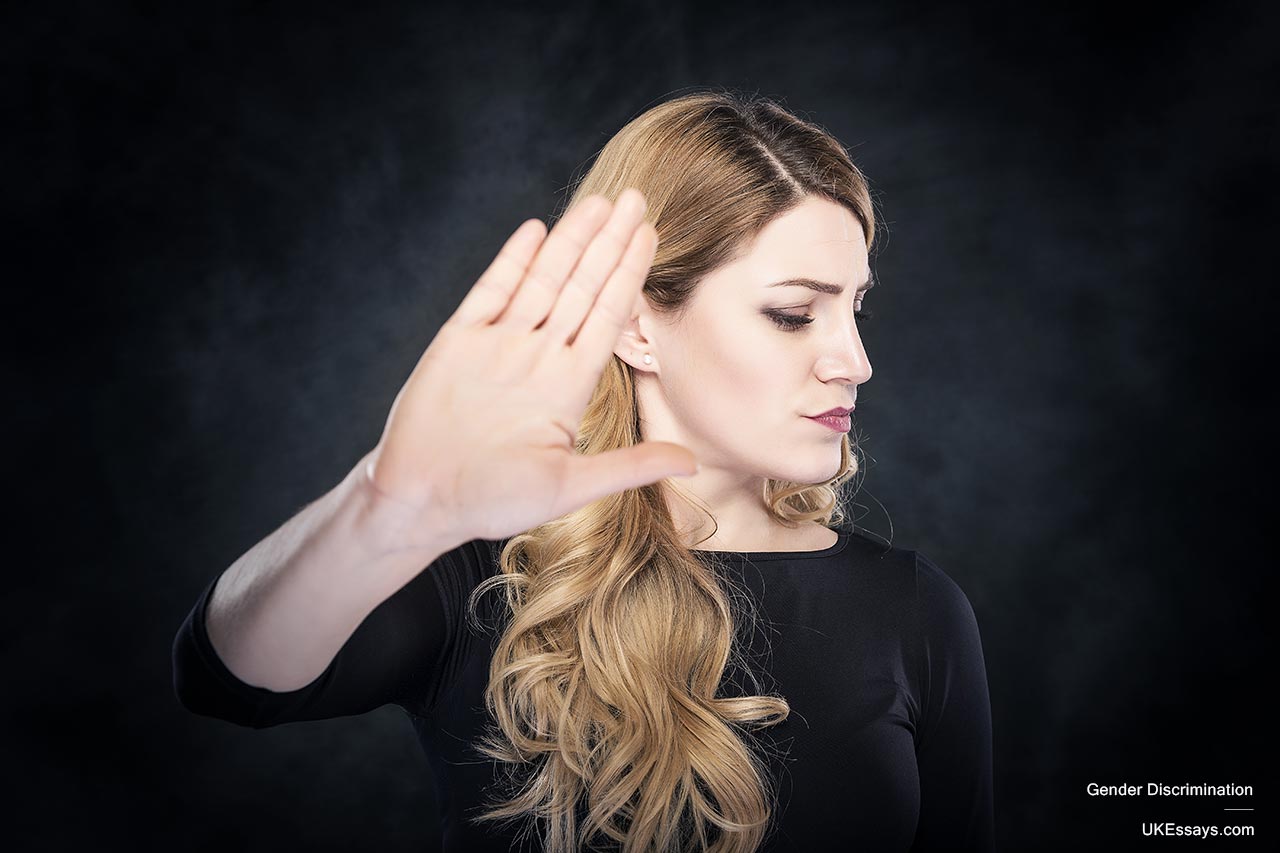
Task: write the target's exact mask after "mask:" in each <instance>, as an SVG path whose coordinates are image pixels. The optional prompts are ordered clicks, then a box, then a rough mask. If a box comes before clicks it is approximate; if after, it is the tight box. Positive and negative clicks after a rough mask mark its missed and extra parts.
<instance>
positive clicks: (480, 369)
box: [366, 188, 696, 547]
mask: <svg viewBox="0 0 1280 853" xmlns="http://www.w3.org/2000/svg"><path fill="white" fill-rule="evenodd" d="M644 212H645V204H644V197H643V196H642V195H641V193H640V192H639V191H638V190H636V189H634V188H630V189H627V190H625V191H624V192H623V193H622V194H621V195H620V196H619V197H618V201H617V203H616V204H611V203H610V202H609V200H608V199H606V198H604V197H603V196H598V195H593V196H589V197H588V198H585V199H583V200H582V202H581V203H580V204H578V205H576V206H575V207H574V208H573V209H571V210H570V211H569V212H568V213H566V214H565V216H564V218H563V219H562V220H561V221H560V222H559V223H557V224H556V226H555V227H554V228H553V229H552V230H551V233H550V234H549V235H548V234H547V232H546V226H545V225H544V224H543V223H542V222H541V221H540V220H537V219H530V220H527V221H525V222H524V223H523V224H522V225H521V226H520V227H519V228H517V229H516V231H515V232H514V233H513V234H512V235H511V237H510V238H508V240H507V242H506V243H505V244H504V245H503V247H502V250H501V251H500V252H499V253H498V255H497V257H496V258H494V260H493V262H492V263H491V264H490V265H489V267H488V269H486V270H485V271H484V273H483V274H482V275H481V276H480V278H479V279H478V280H477V281H476V283H475V285H474V286H473V287H472V288H471V291H470V292H469V293H468V294H467V296H466V297H465V298H464V299H463V301H462V304H461V305H459V306H458V310H457V311H456V312H455V313H454V314H453V316H452V317H450V318H449V320H448V321H447V322H446V323H445V324H444V325H443V326H442V327H441V329H440V332H439V333H438V334H437V335H436V337H435V339H434V340H433V341H432V342H431V345H430V346H429V347H427V350H426V352H424V353H423V355H422V357H421V358H420V359H419V361H418V364H417V365H416V366H415V368H414V370H413V373H412V374H411V375H410V376H409V379H408V380H407V381H406V382H405V385H404V387H403V388H401V389H400V393H399V394H398V395H397V396H396V399H395V402H394V404H393V405H392V407H391V412H390V414H389V416H388V418H387V423H386V427H385V429H384V430H383V433H382V437H381V439H380V440H379V442H378V445H377V447H376V448H374V451H373V452H372V453H371V454H370V456H369V462H368V465H367V469H366V474H367V476H368V478H369V480H370V482H371V483H372V484H373V486H374V489H375V490H376V492H377V493H378V494H380V495H381V496H382V497H384V498H386V499H389V500H391V501H394V502H396V503H398V504H403V505H408V506H409V507H411V508H413V510H415V511H417V512H419V513H420V514H421V520H420V521H421V523H420V524H418V525H414V524H410V525H408V526H407V529H406V531H405V536H406V537H407V538H410V539H417V538H418V537H419V536H421V537H423V538H424V540H425V538H426V537H428V536H429V537H431V538H432V540H433V541H437V542H438V541H440V540H441V539H443V540H444V541H447V542H451V543H455V544H461V543H462V542H467V541H470V540H471V539H477V538H483V539H501V538H505V537H508V536H512V535H515V534H517V533H521V532H523V531H525V530H528V529H529V528H531V527H534V526H536V525H538V524H541V523H543V522H546V521H550V520H551V519H553V518H557V517H559V516H561V515H564V514H565V513H568V512H572V511H573V510H575V509H579V508H581V507H583V506H585V505H587V504H588V503H590V502H592V501H594V500H598V499H600V498H602V497H605V496H607V495H610V494H613V493H614V492H618V491H621V490H623V489H628V488H635V487H638V486H643V485H647V484H649V483H653V482H656V481H658V480H661V479H663V478H664V477H670V476H676V475H684V474H689V473H692V471H693V469H694V465H695V464H696V462H695V459H694V458H693V454H692V453H691V452H690V451H689V450H687V449H685V448H683V447H680V446H679V445H676V444H671V443H666V442H642V443H641V444H639V445H636V446H635V447H627V448H621V449H618V450H614V451H610V452H607V453H602V454H598V455H592V456H584V455H580V454H578V453H577V450H576V448H575V446H574V442H575V439H576V436H577V431H578V426H579V424H580V422H581V420H582V415H583V413H584V412H585V411H586V407H587V404H588V403H589V402H590V400H591V396H592V394H593V393H594V391H595V388H596V384H597V383H598V382H599V379H600V376H601V374H602V372H603V371H604V366H605V364H606V363H607V361H608V359H609V357H610V355H611V354H612V353H613V349H614V346H615V344H616V343H617V340H618V337H619V335H620V334H621V332H622V329H623V327H624V326H625V324H626V323H627V321H628V320H629V318H630V316H631V311H632V308H633V306H634V305H635V302H636V298H637V295H638V294H639V293H640V290H641V288H642V287H643V285H644V281H645V278H646V276H647V275H648V273H649V267H650V265H651V264H652V263H653V257H654V252H655V250H656V248H657V243H658V237H657V232H656V230H655V229H654V227H653V226H652V225H651V224H649V223H647V222H645V221H644ZM421 544H424V542H419V541H408V542H400V543H397V545H398V546H402V547H413V546H415V545H421Z"/></svg>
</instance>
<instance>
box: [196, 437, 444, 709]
mask: <svg viewBox="0 0 1280 853" xmlns="http://www.w3.org/2000/svg"><path fill="white" fill-rule="evenodd" d="M367 458H368V457H367V456H366V457H365V458H364V459H361V460H360V462H359V463H358V464H357V465H356V466H355V467H354V468H353V469H352V470H351V472H350V473H348V475H347V476H346V477H345V478H344V479H343V480H342V482H341V483H339V484H338V485H337V486H336V487H334V488H333V489H332V490H330V491H329V492H327V493H326V494H325V495H323V496H322V497H320V498H319V499H317V500H316V501H314V502H312V503H311V504H310V505H308V506H307V507H306V508H305V509H303V510H302V511H300V512H299V513H298V514H297V515H295V516H294V517H293V518H291V519H290V520H289V521H288V522H286V523H285V524H284V525H283V526H282V527H280V528H279V529H278V530H276V531H275V532H274V533H272V534H271V535H269V536H267V537H266V538H265V539H263V540H262V541H261V542H259V543H257V544H256V545H254V546H253V547H252V548H251V549H249V551H248V552H246V553H245V554H244V555H243V556H241V557H240V558H239V559H238V560H236V561H235V563H233V564H232V565H231V566H230V567H229V568H228V569H227V570H226V571H225V572H223V574H222V575H221V577H220V578H219V579H218V581H217V583H216V586H215V587H214V589H213V593H212V596H211V597H210V599H209V602H208V610H207V614H206V616H207V620H206V628H207V630H208V638H209V641H210V642H211V644H212V646H213V649H214V650H215V651H216V652H217V655H218V658H219V659H220V660H221V661H222V663H224V664H225V666H226V668H227V669H228V670H229V671H230V672H231V673H232V674H234V675H235V676H236V678H238V679H239V680H240V681H242V682H244V683H245V684H248V685H252V686H255V687H261V688H264V689H268V690H272V691H275V692H286V691H292V690H297V689H299V688H301V687H303V686H305V685H307V684H310V683H311V682H312V681H314V680H315V679H316V678H317V677H318V676H319V675H320V673H322V672H323V671H324V670H325V668H326V667H327V666H328V665H329V663H330V661H332V660H333V657H334V655H335V653H336V652H337V651H338V649H339V648H341V647H342V645H343V643H345V642H346V641H347V639H348V638H349V637H350V636H351V634H352V632H353V631H355V629H356V627H357V626H358V625H359V624H360V623H361V622H362V621H363V620H364V619H365V617H367V616H368V615H369V614H370V613H371V612H372V611H373V610H374V608H376V607H377V606H378V605H379V604H381V603H382V602H383V601H385V600H386V599H388V598H389V597H390V596H391V595H392V594H394V593H395V592H396V591H397V590H399V589H400V588H401V587H403V586H404V585H405V584H406V583H408V582H409V580H410V579H412V578H413V577H414V576H415V575H417V574H418V573H419V572H421V571H422V570H423V569H424V567H426V566H428V565H429V564H431V563H432V562H434V561H435V560H436V559H437V558H438V557H439V556H440V555H441V554H443V553H444V552H445V551H447V550H449V549H450V548H451V547H453V546H454V544H455V543H452V542H446V541H444V540H443V539H440V540H438V544H436V545H435V546H433V547H415V548H412V549H404V550H400V549H397V548H396V547H395V543H396V542H397V538H396V530H397V523H398V522H399V521H400V520H401V515H402V513H401V511H400V508H399V507H397V506H394V505H392V504H390V503H388V502H386V501H383V500H381V499H380V498H379V496H378V495H377V493H376V492H375V491H374V490H373V489H372V488H371V487H370V485H369V481H368V478H367V477H366V476H365V472H364V465H365V463H366V461H367ZM417 541H419V542H430V541H431V538H430V537H429V536H424V537H423V538H421V539H418V540H417Z"/></svg>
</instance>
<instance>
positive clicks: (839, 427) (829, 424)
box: [809, 415, 852, 432]
mask: <svg viewBox="0 0 1280 853" xmlns="http://www.w3.org/2000/svg"><path fill="white" fill-rule="evenodd" d="M809 420H811V421H816V422H817V423H820V424H822V425H823V426H824V427H826V428H827V429H832V430H835V431H836V432H848V431H849V427H850V426H852V422H851V421H850V420H849V415H844V416H843V417H834V416H833V417H828V418H809Z"/></svg>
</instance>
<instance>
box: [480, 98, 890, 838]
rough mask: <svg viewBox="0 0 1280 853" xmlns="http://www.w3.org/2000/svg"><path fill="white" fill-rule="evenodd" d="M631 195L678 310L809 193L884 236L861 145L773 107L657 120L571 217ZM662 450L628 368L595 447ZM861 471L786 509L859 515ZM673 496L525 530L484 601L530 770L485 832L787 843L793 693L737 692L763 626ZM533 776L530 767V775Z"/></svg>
mask: <svg viewBox="0 0 1280 853" xmlns="http://www.w3.org/2000/svg"><path fill="white" fill-rule="evenodd" d="M626 187H636V188H638V189H639V190H640V191H641V192H642V193H644V197H645V199H646V202H647V210H646V214H645V216H646V219H648V220H649V221H650V222H652V223H653V224H654V226H655V227H656V228H657V231H658V236H659V244H658V248H657V255H656V257H655V258H654V261H653V265H652V267H651V270H650V273H649V276H648V279H647V281H646V282H645V285H644V291H643V292H644V295H645V296H646V297H647V299H648V302H649V304H650V305H651V306H652V307H653V309H654V310H655V311H658V312H661V313H663V314H665V315H667V316H672V317H675V316H678V315H679V314H680V312H681V310H682V309H683V308H684V307H685V306H686V305H687V303H688V301H689V299H690V296H691V295H692V294H693V292H694V289H695V288H696V287H697V286H698V282H699V281H700V280H701V279H702V278H703V277H704V276H705V275H707V274H708V273H710V272H711V271H712V270H714V269H716V268H717V267H719V266H721V265H722V264H724V263H726V262H727V261H730V260H732V259H733V258H734V257H736V256H737V255H738V254H739V253H740V252H742V251H744V250H745V249H747V248H748V247H749V245H750V242H751V240H752V239H753V238H754V237H755V235H757V234H758V233H759V232H760V230H761V229H762V228H764V227H765V225H767V224H768V223H769V222H770V221H771V220H773V219H774V218H775V217H777V216H779V215H781V214H783V213H785V212H787V211H788V210H790V209H792V208H793V207H794V206H795V205H797V204H798V203H800V202H801V201H803V200H804V199H805V198H806V197H808V196H812V197H820V198H824V199H829V200H831V201H834V202H836V203H838V204H842V205H844V206H845V207H846V208H848V209H849V211H851V212H852V213H853V215H854V216H855V217H857V219H858V220H859V222H860V223H861V225H862V228H863V231H864V234H865V237H866V241H867V246H868V248H870V246H871V243H872V238H873V232H874V224H873V216H872V200H871V197H870V194H869V191H868V187H867V182H866V180H865V179H864V177H863V175H862V173H861V172H860V171H859V170H858V169H857V167H855V166H854V164H853V162H852V161H851V159H850V157H849V155H848V153H847V152H846V151H845V149H844V148H843V147H842V146H841V144H840V143H839V142H837V141H836V140H835V139H834V138H833V137H832V136H831V135H830V134H828V133H827V132H826V131H824V130H823V129H821V128H820V127H818V126H816V125H814V124H811V123H809V122H807V121H802V120H801V119H799V118H797V117H796V116H795V115H793V114H791V113H790V112H788V111H787V110H786V109H784V108H783V107H782V106H780V105H779V104H777V103H775V102H774V101H772V100H769V99H767V98H764V97H759V96H751V97H745V96H740V95H737V94H732V93H728V92H725V91H721V90H717V91H698V92H694V93H692V94H686V95H683V96H680V97H676V98H674V99H672V100H668V101H666V102H664V103H661V104H659V105H658V106H655V107H653V108H652V109H649V110H648V111H647V112H645V113H643V114H642V115H640V116H639V117H637V118H635V119H633V120H632V121H630V122H629V123H628V124H627V125H626V126H625V127H623V128H622V130H620V131H619V132H618V133H617V134H616V135H615V136H614V137H613V138H612V139H610V140H609V142H608V143H607V144H606V145H605V146H604V148H603V149H602V150H601V151H600V153H599V155H598V157H597V158H596V160H595V163H594V165H593V166H592V167H591V169H590V171H589V172H588V173H587V174H586V175H585V176H584V177H583V178H582V179H581V181H579V183H578V185H577V186H576V188H575V189H574V192H573V194H572V197H571V199H570V201H569V204H568V205H566V208H565V210H568V209H570V208H572V207H573V206H574V204H576V203H578V202H579V201H581V200H582V199H584V198H586V197H587V196H588V195H591V194H594V193H598V194H601V195H604V196H605V197H607V198H609V199H610V200H616V199H617V197H618V196H619V194H621V192H622V191H623V190H624V189H625V188H626ZM640 441H641V434H640V419H639V411H638V408H637V403H636V394H635V384H634V379H633V377H632V368H631V366H630V365H628V364H627V363H626V362H624V361H623V360H622V359H620V358H618V357H617V356H616V355H614V356H613V357H612V358H611V359H610V360H609V362H608V364H607V365H606V366H605V368H604V373H603V375H602V376H601V378H600V381H599V384H598V385H597V387H596V389H595V392H594V395H593V396H592V398H591V402H590V403H589V404H588V406H587V409H586V412H585V414H584V416H583V419H582V423H581V425H580V428H579V431H578V437H577V450H578V452H579V453H582V454H594V453H605V452H608V451H610V450H615V449H617V448H620V447H628V446H631V445H635V444H638V443H640ZM855 446H856V445H855ZM840 459H841V462H840V470H839V473H838V474H837V475H836V476H835V477H833V478H832V479H831V480H829V481H827V482H825V483H820V484H816V485H814V484H804V483H792V482H784V481H776V480H772V479H767V480H766V481H765V484H764V489H763V494H762V499H763V501H764V503H765V505H766V506H767V507H768V509H769V511H770V512H771V513H772V515H773V516H774V517H775V518H777V519H778V521H780V522H782V523H783V524H785V525H787V526H792V527H794V526H797V525H798V524H799V523H801V522H808V521H817V522H820V523H822V524H824V525H828V526H831V525H832V524H835V525H837V526H838V525H839V524H840V523H841V522H843V521H844V519H845V513H844V511H843V509H842V507H841V504H840V491H839V489H840V486H841V484H843V483H844V482H845V481H846V480H848V479H850V478H852V477H853V475H854V474H855V473H856V472H857V471H858V465H857V463H856V462H855V460H854V457H853V454H852V453H851V450H850V442H849V437H848V435H846V436H845V437H844V439H842V441H841V445H840ZM668 489H670V490H673V491H675V492H678V493H680V494H682V495H686V496H688V497H689V498H690V499H691V500H692V496H689V495H688V493H687V492H685V491H684V490H681V489H678V488H677V487H676V486H675V485H674V484H673V483H672V482H670V481H662V482H659V483H654V484H652V485H648V486H643V487H640V488H634V489H627V490H625V491H621V492H618V493H616V494H613V495H610V496H608V497H606V498H602V499H600V500H597V501H595V502H593V503H591V504H589V505H587V506H585V507H583V508H582V509H579V510H577V511H575V512H571V513H568V514H566V515H564V516H562V517H560V518H557V519H554V520H552V521H549V522H547V523H545V524H541V525H538V526H537V527H534V528H531V529H530V530H528V531H526V532H524V533H521V534H519V535H517V536H514V537H513V538H511V539H510V540H509V541H508V542H507V544H506V546H505V547H504V548H503V549H502V552H501V555H500V558H499V564H500V569H501V571H500V573H498V574H495V575H493V576H492V577H490V578H488V579H486V580H485V581H484V582H482V583H481V584H480V585H479V587H477V588H476V590H475V591H474V592H473V593H472V596H471V599H470V601H469V615H470V619H471V621H472V624H478V623H477V620H476V617H475V613H476V602H477V600H478V598H479V596H480V595H482V594H483V593H484V592H486V591H487V590H490V589H492V588H494V587H496V586H501V587H503V588H504V590H505V599H506V604H507V606H508V607H509V609H510V618H509V620H507V621H506V624H505V626H504V628H503V633H502V635H501V637H500V638H499V640H498V643H497V646H496V650H495V653H494V656H493V659H492V661H491V664H490V669H489V683H488V686H487V688H486V690H485V704H486V707H487V708H488V711H489V713H490V714H491V715H492V718H493V720H494V721H496V723H497V728H496V729H495V728H494V727H493V726H492V725H490V726H489V727H488V730H487V732H486V735H485V736H484V737H483V738H482V742H481V743H480V744H478V748H479V750H480V751H481V752H482V753H484V754H485V755H487V756H489V757H490V758H493V759H496V760H499V761H501V762H505V763H507V764H509V765H511V766H510V768H509V772H508V773H507V777H508V781H509V782H510V783H512V785H511V790H510V791H509V792H508V793H509V798H506V799H504V801H502V802H500V803H495V802H493V801H490V802H489V803H487V804H486V806H487V807H490V811H487V812H485V813H484V814H481V815H478V816H475V817H473V818H471V820H473V821H476V822H480V821H504V822H506V821H514V820H517V819H520V818H526V819H528V820H529V823H528V824H527V825H526V827H525V831H526V833H527V832H531V831H532V828H533V824H534V823H535V822H537V820H538V819H541V820H544V821H545V822H546V827H545V832H544V834H543V837H542V841H543V847H544V849H546V850H548V851H551V852H552V853H566V851H572V850H578V849H581V848H582V846H584V845H591V844H592V843H599V842H600V840H601V836H606V837H608V838H610V839H613V840H614V841H616V842H620V843H621V848H620V849H621V850H622V851H624V853H631V851H648V850H661V851H665V850H674V849H681V850H699V849H705V850H712V851H726V852H727V851H751V850H755V849H757V848H758V847H759V846H760V844H761V843H762V842H763V840H764V839H765V837H766V834H767V829H768V825H769V818H770V815H771V813H772V810H773V807H774V805H775V804H776V798H775V790H774V787H773V782H772V780H770V779H769V774H768V765H767V764H766V763H764V762H763V761H761V760H760V759H759V758H758V757H757V756H756V755H755V754H754V753H753V752H752V750H751V749H749V748H748V747H747V745H746V744H745V743H744V741H743V739H742V736H743V735H744V734H747V732H748V729H760V728H764V727H767V726H772V725H776V724H777V723H779V722H781V721H782V720H785V719H786V718H787V716H788V714H789V713H790V706H789V705H788V704H787V701H786V699H784V698H783V697H781V696H777V695H745V696H723V695H721V696H718V695H717V690H718V688H720V686H721V680H722V678H723V677H724V675H725V670H726V667H727V666H730V665H733V666H734V667H735V668H738V669H740V670H741V671H743V672H746V673H747V675H748V677H749V678H750V680H751V681H752V682H753V683H754V684H755V688H756V689H757V691H758V690H759V681H758V680H757V679H756V678H755V676H754V674H753V673H751V671H750V668H749V667H748V666H746V665H745V656H744V655H743V653H742V652H741V646H742V643H741V642H739V641H738V640H739V637H740V636H744V634H743V633H742V629H743V627H744V626H750V625H752V624H754V620H755V618H756V617H755V614H754V612H753V611H752V608H751V606H750V603H749V601H748V600H747V599H746V597H745V596H741V595H738V594H737V593H738V592H739V591H740V590H738V589H737V588H736V586H735V584H734V582H733V581H732V580H731V578H730V576H729V575H728V573H726V572H725V571H724V570H723V569H724V567H723V565H722V564H721V563H720V562H719V561H717V560H716V559H714V558H709V557H708V555H709V554H710V552H699V553H698V554H695V553H694V552H693V551H692V550H691V549H690V548H689V547H687V546H685V545H684V544H683V542H682V540H681V537H680V535H679V533H678V531H677V530H676V527H675V523H674V521H673V518H672V515H671V513H670V512H669V510H668V504H667V501H666V497H665V494H666V493H665V492H664V490H668ZM700 508H701V509H702V511H703V512H707V510H706V508H705V507H700ZM707 514H708V515H709V516H710V515H711V514H710V513H709V512H707ZM711 523H712V524H713V525H714V523H715V519H714V517H712V518H711ZM699 555H701V556H699ZM517 768H519V769H522V770H525V771H527V772H526V773H524V774H520V775H521V776H522V777H523V778H521V779H519V780H518V781H517V774H516V772H515V771H516V769H517ZM579 821H581V826H580V827H579Z"/></svg>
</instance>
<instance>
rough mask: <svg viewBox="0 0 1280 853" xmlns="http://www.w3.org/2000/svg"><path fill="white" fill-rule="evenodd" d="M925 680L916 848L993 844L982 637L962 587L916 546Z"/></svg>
mask: <svg viewBox="0 0 1280 853" xmlns="http://www.w3.org/2000/svg"><path fill="white" fill-rule="evenodd" d="M916 590H917V598H918V605H919V611H918V612H919V616H920V626H919V627H920V632H921V636H922V638H923V646H922V648H923V653H924V658H923V661H922V663H921V672H922V677H923V682H924V684H925V698H924V703H923V713H922V719H921V721H920V731H919V732H918V736H917V741H916V762H917V765H918V767H919V772H920V820H919V822H918V824H917V827H916V838H915V844H914V845H913V846H912V848H911V849H912V850H913V851H916V853H926V851H953V852H954V853H968V851H982V853H986V851H993V850H995V814H994V813H995V808H994V796H993V781H992V757H991V753H992V748H991V699H990V695H989V694H988V691H987V669H986V662H985V660H984V658H983V653H982V639H981V637H980V636H979V633H978V621H977V618H976V617H975V616H974V613H973V607H972V606H971V605H970V603H969V599H968V598H967V597H966V596H965V594H964V592H963V590H961V589H960V587H959V586H958V585H957V584H956V583H955V581H953V580H952V579H951V578H950V577H948V576H947V575H946V574H945V573H944V572H943V571H942V570H941V569H939V568H938V567H937V566H936V565H934V564H933V563H932V562H930V561H929V559H928V558H927V557H925V556H924V555H922V554H919V553H917V554H916Z"/></svg>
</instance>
